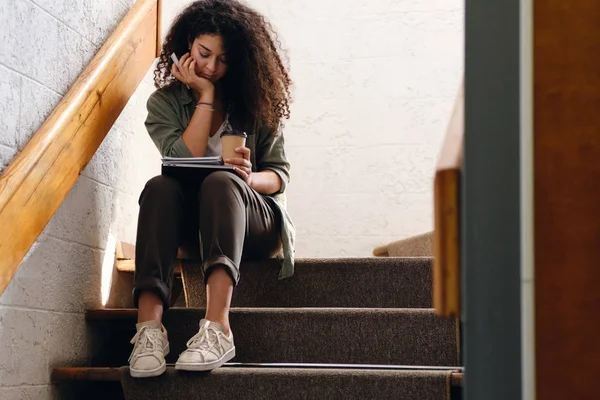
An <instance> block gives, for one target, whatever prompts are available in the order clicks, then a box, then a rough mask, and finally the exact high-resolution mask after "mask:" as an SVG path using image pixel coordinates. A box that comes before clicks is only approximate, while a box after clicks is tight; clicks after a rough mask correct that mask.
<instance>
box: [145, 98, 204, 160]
mask: <svg viewBox="0 0 600 400" xmlns="http://www.w3.org/2000/svg"><path fill="white" fill-rule="evenodd" d="M146 109H147V110H148V116H147V117H146V122H145V125H146V129H147V130H148V134H149V135H150V138H152V141H153V142H154V144H155V145H156V147H157V148H158V151H159V152H160V154H161V155H162V156H163V157H192V152H191V151H190V150H189V149H188V147H187V146H186V144H185V143H184V142H183V139H182V138H181V136H182V135H183V131H184V130H185V128H183V127H182V126H181V123H180V118H179V116H178V115H177V112H176V111H175V110H176V109H175V107H174V105H173V104H171V103H170V102H169V100H168V99H167V97H166V96H165V95H164V94H163V93H161V92H160V91H159V90H158V91H156V92H154V93H152V95H150V97H149V98H148V102H147V103H146Z"/></svg>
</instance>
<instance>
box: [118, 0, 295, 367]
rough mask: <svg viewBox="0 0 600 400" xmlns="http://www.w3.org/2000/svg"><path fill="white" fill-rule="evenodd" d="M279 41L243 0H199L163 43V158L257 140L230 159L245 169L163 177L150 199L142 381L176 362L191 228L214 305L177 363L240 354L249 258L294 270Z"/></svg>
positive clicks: (141, 298)
mask: <svg viewBox="0 0 600 400" xmlns="http://www.w3.org/2000/svg"><path fill="white" fill-rule="evenodd" d="M276 43H278V42H277V38H276V34H275V32H274V31H273V29H272V27H271V25H270V24H269V23H268V22H267V21H266V20H265V18H264V17H263V16H262V15H260V14H259V13H258V12H256V11H255V10H253V9H251V8H250V7H248V6H246V5H244V4H242V3H240V2H238V1H237V0H200V1H195V2H194V3H192V4H191V5H189V6H188V7H187V8H186V9H185V10H183V12H182V13H181V14H180V15H179V16H178V17H177V18H176V19H175V22H174V23H173V25H172V26H171V29H170V31H169V33H168V35H167V37H166V39H165V42H164V44H163V48H162V52H161V55H160V59H159V61H158V64H157V67H156V70H155V71H154V80H155V85H156V87H157V88H158V90H157V91H156V92H154V93H153V94H152V95H151V96H150V98H149V99H148V103H147V108H148V117H147V119H146V128H147V129H148V133H149V134H150V137H151V138H152V140H153V141H154V143H155V144H156V146H157V147H158V149H159V151H160V153H161V154H162V155H163V156H170V157H202V156H214V155H221V147H220V133H221V132H223V131H224V130H227V129H231V128H233V129H239V130H243V131H245V132H247V133H248V139H247V141H246V146H245V147H239V148H237V149H236V152H237V153H238V154H239V157H238V158H231V159H226V160H224V161H225V163H226V164H227V165H231V166H233V167H234V168H235V172H236V174H233V173H231V172H225V171H219V172H213V173H212V174H210V175H208V176H207V177H206V178H205V179H204V180H203V181H202V183H201V184H200V185H194V184H190V183H184V182H183V181H179V180H176V179H173V178H169V177H166V176H162V175H161V176H157V177H155V178H152V179H151V180H150V181H149V182H148V183H147V184H146V187H145V188H144V190H143V192H142V194H141V196H140V201H139V202H140V214H139V221H138V232H137V243H136V271H135V288H134V302H135V306H136V307H137V308H138V324H137V325H136V328H137V334H136V335H135V336H134V338H133V339H132V341H131V342H132V344H134V348H133V352H132V354H131V357H130V359H129V365H130V371H131V375H132V376H134V377H151V376H157V375H160V374H162V373H163V372H164V371H165V369H166V364H165V355H166V354H167V353H168V352H169V343H168V338H167V332H166V330H165V328H164V327H163V326H162V323H161V320H162V315H163V311H164V310H165V309H166V308H167V307H168V306H169V296H170V290H171V282H172V279H173V267H174V265H175V262H176V255H177V250H178V247H179V246H180V244H182V243H183V242H184V241H185V240H186V239H189V237H188V238H186V237H185V236H186V233H185V232H187V231H189V230H190V227H191V231H192V232H194V233H193V240H194V242H195V243H196V245H197V246H199V247H200V252H201V257H202V260H203V265H202V268H203V272H204V281H205V284H206V293H207V307H206V316H205V319H203V320H202V321H200V330H199V332H198V333H197V334H196V335H194V336H193V337H192V338H191V339H190V340H189V341H188V343H187V346H188V348H187V350H186V351H184V352H183V353H182V354H181V355H180V356H179V359H178V360H177V364H176V368H177V369H183V370H193V371H204V370H211V369H214V368H218V367H219V366H221V365H222V364H223V363H225V362H227V361H229V360H230V359H232V358H233V357H234V356H235V346H234V343H233V334H232V332H231V329H230V327H229V306H230V303H231V296H232V292H233V289H234V287H235V286H236V284H237V282H238V280H239V279H240V268H239V267H240V261H241V260H242V258H244V259H247V258H248V259H249V258H252V259H261V258H268V257H271V256H273V255H275V254H277V255H278V257H279V258H280V259H281V260H282V270H281V273H280V277H281V278H285V277H289V276H291V275H292V274H293V241H294V227H293V224H292V222H291V220H290V218H289V216H288V214H287V213H286V211H285V198H284V191H285V188H286V185H287V183H288V180H289V169H290V165H289V163H288V160H287V158H286V155H285V151H284V140H283V133H282V131H281V119H282V118H289V114H290V110H289V103H290V91H289V88H290V84H291V81H290V78H289V76H288V71H287V69H286V67H285V66H284V64H283V63H282V61H281V57H280V54H279V50H280V47H279V46H278V45H277V44H276ZM173 53H174V54H175V55H176V56H177V57H178V58H179V63H178V64H174V63H173V61H172V58H171V55H172V54H173ZM242 273H243V271H242Z"/></svg>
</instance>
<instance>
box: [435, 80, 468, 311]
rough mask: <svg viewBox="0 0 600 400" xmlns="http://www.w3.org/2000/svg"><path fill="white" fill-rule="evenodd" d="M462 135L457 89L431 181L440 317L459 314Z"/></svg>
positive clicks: (461, 106) (461, 100)
mask: <svg viewBox="0 0 600 400" xmlns="http://www.w3.org/2000/svg"><path fill="white" fill-rule="evenodd" d="M464 131H465V128H464V88H463V86H462V85H461V88H460V91H459V94H458V96H457V98H456V102H455V104H454V111H453V113H452V119H451V120H450V124H449V125H448V130H447V132H446V137H445V139H444V144H443V146H442V151H441V153H440V156H439V159H438V163H437V167H436V172H435V180H434V208H435V229H434V234H433V243H434V244H433V249H434V251H433V254H434V263H433V265H434V267H433V268H434V271H433V306H434V308H435V310H436V312H437V314H438V315H440V316H443V317H457V316H459V312H460V282H461V281H460V177H461V169H462V163H463V142H464Z"/></svg>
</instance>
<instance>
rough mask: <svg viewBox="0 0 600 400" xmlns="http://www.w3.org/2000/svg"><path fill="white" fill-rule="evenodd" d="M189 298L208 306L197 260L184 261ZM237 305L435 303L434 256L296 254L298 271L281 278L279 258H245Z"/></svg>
mask: <svg viewBox="0 0 600 400" xmlns="http://www.w3.org/2000/svg"><path fill="white" fill-rule="evenodd" d="M183 273H184V279H185V285H186V291H187V296H188V302H189V305H190V306H191V307H204V306H205V305H206V302H205V301H206V300H205V292H204V290H205V288H204V284H203V280H202V272H201V268H200V264H199V263H194V262H191V261H186V262H185V263H184V267H183ZM240 274H241V278H240V282H239V284H238V286H237V287H236V289H235V291H234V294H233V301H232V306H233V307H357V308H358V307H367V308H413V307H414V308H429V307H431V304H432V300H431V287H432V259H431V258H335V259H334V258H330V259H308V258H307V259H298V260H297V261H296V272H295V274H294V276H292V277H291V278H288V279H283V280H279V279H277V277H278V274H279V263H278V261H276V260H268V261H266V262H264V261H263V262H243V263H242V266H241V269H240Z"/></svg>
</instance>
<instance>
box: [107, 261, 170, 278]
mask: <svg viewBox="0 0 600 400" xmlns="http://www.w3.org/2000/svg"><path fill="white" fill-rule="evenodd" d="M178 261H179V260H178ZM116 263H117V270H118V271H119V272H128V273H133V272H135V260H118V259H117V261H116ZM173 272H174V273H175V275H181V261H179V262H178V263H177V264H176V265H175V268H174V270H173Z"/></svg>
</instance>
